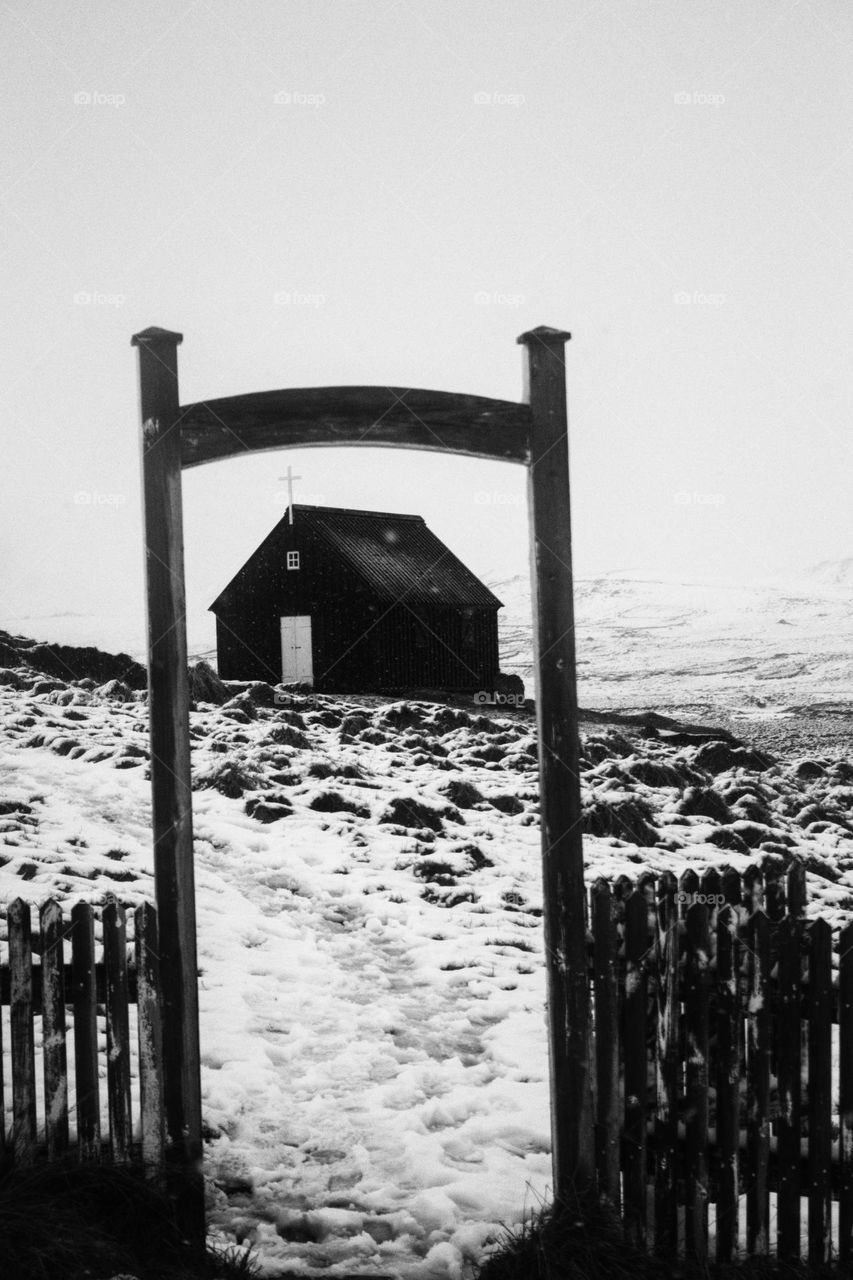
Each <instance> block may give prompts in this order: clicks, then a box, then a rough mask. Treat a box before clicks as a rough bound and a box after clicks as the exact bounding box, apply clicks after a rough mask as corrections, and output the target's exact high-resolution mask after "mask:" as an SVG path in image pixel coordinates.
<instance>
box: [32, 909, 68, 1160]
mask: <svg viewBox="0 0 853 1280" xmlns="http://www.w3.org/2000/svg"><path fill="white" fill-rule="evenodd" d="M39 921H40V927H41V998H42V1044H43V1050H42V1052H43V1056H44V1098H45V1103H44V1114H45V1140H46V1142H47V1154H48V1158H49V1159H52V1160H55V1159H56V1158H57V1157H58V1156H61V1155H64V1154H65V1152H66V1151H67V1150H68V1052H67V1047H66V1041H65V986H64V982H63V973H64V967H65V966H64V937H65V933H64V928H63V919H62V907H61V906H60V904H59V903H58V902H57V901H56V900H55V899H53V898H52V899H51V900H50V901H49V902H46V903H45V904H44V906H43V907H42V909H41V911H40V912H39Z"/></svg>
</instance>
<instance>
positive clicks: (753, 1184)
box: [746, 899, 770, 1256]
mask: <svg viewBox="0 0 853 1280" xmlns="http://www.w3.org/2000/svg"><path fill="white" fill-rule="evenodd" d="M753 900H754V899H753ZM746 948H747V988H746V1011H747V1013H748V1015H749V1017H748V1021H747V1052H746V1060H747V1079H746V1086H747V1093H746V1164H747V1170H746V1179H747V1183H746V1248H747V1253H749V1254H757V1255H759V1256H766V1255H767V1254H769V1252H770V1179H769V1172H770V1005H769V1001H768V989H769V980H770V921H769V920H768V918H767V916H766V914H765V913H764V911H762V910H756V911H754V912H753V914H752V915H751V916H750V919H749V922H748V926H747V931H746Z"/></svg>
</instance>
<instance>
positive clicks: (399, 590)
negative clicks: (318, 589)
mask: <svg viewBox="0 0 853 1280" xmlns="http://www.w3.org/2000/svg"><path fill="white" fill-rule="evenodd" d="M293 518H294V528H299V527H301V528H303V529H304V528H305V527H306V526H308V527H309V528H310V530H311V531H312V532H313V533H315V534H316V535H317V536H318V537H319V538H320V539H321V540H322V541H323V542H325V543H326V545H327V546H328V547H329V548H330V549H331V550H332V551H333V552H334V553H335V554H336V555H337V556H339V557H340V559H341V560H343V561H344V562H345V563H346V564H347V565H348V566H349V567H350V568H351V569H352V570H353V571H354V572H355V573H356V574H357V575H358V576H359V577H360V578H361V579H362V580H363V581H365V582H366V583H367V584H368V585H369V586H370V587H371V588H372V589H373V591H374V592H375V593H376V595H377V596H378V597H379V598H380V599H382V600H387V601H389V602H393V601H397V600H405V601H406V602H408V603H430V604H448V605H452V606H455V607H459V608H465V607H468V608H471V607H473V608H480V609H499V608H501V607H502V606H501V601H500V600H499V599H498V598H497V596H496V595H494V593H493V592H491V591H490V590H489V588H488V587H487V586H485V584H484V583H482V582H481V581H480V579H479V578H477V577H476V576H475V575H474V574H473V573H472V572H471V570H470V569H468V568H466V566H465V565H464V564H463V563H462V561H461V560H459V559H458V558H457V557H456V556H455V555H454V554H453V552H452V551H451V550H450V549H449V548H448V547H446V546H445V545H444V543H443V542H442V541H441V540H440V539H439V538H437V537H436V536H435V534H434V533H433V532H432V531H431V530H430V529H428V528H427V525H426V521H425V520H424V518H423V516H412V515H400V514H396V513H393V512H388V511H353V510H349V509H347V508H344V507H311V506H304V505H302V504H301V503H294V505H293ZM288 523H289V509H288V512H286V513H285V515H284V517H283V519H282V520H281V521H280V523H279V526H278V528H279V529H282V530H283V529H284V526H286V525H287V524H288ZM276 532H277V530H274V531H273V534H272V535H271V537H274V535H275V533H276ZM265 545H266V546H269V539H267V541H266V543H265ZM251 559H252V557H250V559H249V560H248V561H247V562H246V565H244V567H243V569H242V570H241V571H240V575H238V576H241V575H242V574H243V573H244V572H245V571H246V569H248V567H249V565H250V564H251ZM212 607H214V608H215V604H214V606H212Z"/></svg>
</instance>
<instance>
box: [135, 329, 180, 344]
mask: <svg viewBox="0 0 853 1280" xmlns="http://www.w3.org/2000/svg"><path fill="white" fill-rule="evenodd" d="M183 340H184V335H183V334H182V333H174V332H173V331H172V330H171V329H160V328H158V326H157V325H156V324H153V325H151V326H150V328H148V329H143V330H142V331H141V332H140V333H135V334H134V335H133V337H132V338H131V340H130V345H131V346H132V347H140V346H145V347H154V346H160V345H162V346H175V347H178V346H180V344H181V343H182V342H183Z"/></svg>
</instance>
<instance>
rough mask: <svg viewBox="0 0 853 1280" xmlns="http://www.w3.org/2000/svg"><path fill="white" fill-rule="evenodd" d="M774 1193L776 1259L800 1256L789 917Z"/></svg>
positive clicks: (796, 1011)
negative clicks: (775, 1204)
mask: <svg viewBox="0 0 853 1280" xmlns="http://www.w3.org/2000/svg"><path fill="white" fill-rule="evenodd" d="M778 937H779V1041H778V1046H777V1060H778V1080H779V1120H778V1143H777V1148H778V1153H779V1188H778V1192H777V1209H778V1218H779V1225H778V1233H777V1251H778V1254H779V1257H780V1258H783V1259H785V1260H795V1259H797V1258H799V1256H800V1181H801V1180H800V1154H801V1151H800V1148H801V1136H800V1115H801V1107H800V1099H801V1080H802V1063H801V1048H802V1038H801V1034H800V987H801V982H802V977H801V971H802V957H801V954H800V945H801V941H800V938H801V928H800V923H799V921H797V920H794V919H792V918H790V917H788V918H786V919H784V920H783V921H782V922H781V924H780V925H779V933H778Z"/></svg>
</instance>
